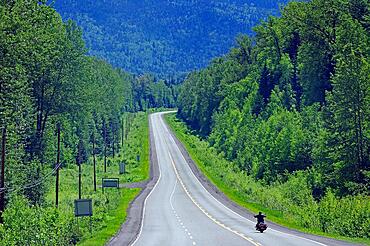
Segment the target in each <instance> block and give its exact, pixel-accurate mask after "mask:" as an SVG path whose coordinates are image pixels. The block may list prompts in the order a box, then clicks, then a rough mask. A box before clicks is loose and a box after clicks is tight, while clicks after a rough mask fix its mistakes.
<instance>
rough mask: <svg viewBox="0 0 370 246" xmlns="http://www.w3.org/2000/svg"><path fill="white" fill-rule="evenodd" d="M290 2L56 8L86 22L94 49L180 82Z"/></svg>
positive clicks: (150, 1) (127, 66) (200, 0)
mask: <svg viewBox="0 0 370 246" xmlns="http://www.w3.org/2000/svg"><path fill="white" fill-rule="evenodd" d="M287 2H288V0H278V1H271V0H252V1H244V0H226V1H225V0H223V1H216V0H196V1H188V0H176V1H167V0H145V1H102V0H88V1H83V2H82V1H78V0H57V1H55V8H56V9H57V10H58V11H59V12H60V13H61V15H62V17H63V19H69V18H71V19H73V20H76V22H77V23H78V24H79V25H80V26H81V27H82V28H83V30H84V39H85V40H86V43H87V46H88V47H89V49H90V51H89V52H90V54H92V55H95V56H98V57H101V58H104V59H106V60H107V61H109V62H110V63H111V64H113V65H114V66H117V67H121V68H123V69H124V70H126V71H128V72H132V73H134V74H143V73H151V74H153V75H154V76H155V77H156V78H161V79H167V80H169V81H171V83H179V82H181V81H182V79H183V77H184V76H185V75H186V74H187V73H188V72H189V71H192V70H194V69H198V68H200V67H204V66H206V65H207V64H208V63H209V61H210V60H211V59H212V58H214V57H216V56H220V55H223V54H225V53H226V52H227V50H228V48H229V47H230V46H231V45H232V44H233V43H234V38H235V36H236V35H237V34H238V33H248V34H252V27H253V26H254V25H256V24H257V23H258V22H259V21H260V20H261V19H266V18H267V17H268V15H278V14H279V5H281V4H286V3H287ZM112 10H114V11H112ZM133 13H134V14H133Z"/></svg>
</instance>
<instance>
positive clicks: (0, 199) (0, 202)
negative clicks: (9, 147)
mask: <svg viewBox="0 0 370 246" xmlns="http://www.w3.org/2000/svg"><path fill="white" fill-rule="evenodd" d="M5 145H6V128H5V127H4V128H3V132H2V144H1V176H0V177H1V179H0V223H3V217H2V214H3V212H4V209H5V190H2V189H4V188H5V158H6V153H5V151H6V148H5V147H6V146H5Z"/></svg>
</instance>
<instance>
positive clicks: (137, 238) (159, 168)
mask: <svg viewBox="0 0 370 246" xmlns="http://www.w3.org/2000/svg"><path fill="white" fill-rule="evenodd" d="M150 120H151V122H153V119H152V118H150ZM152 126H153V124H152ZM152 129H153V134H154V128H152ZM158 171H159V177H158V180H157V182H156V183H155V185H154V187H153V189H152V190H151V191H150V193H149V194H148V196H147V197H146V198H145V200H144V206H143V212H142V213H143V217H142V218H141V225H140V231H139V234H138V235H137V237H136V239H135V241H134V242H133V243H132V244H131V245H132V246H133V245H135V244H136V242H137V241H138V240H139V238H140V236H141V233H142V232H143V226H144V218H145V209H146V202H147V200H148V198H149V197H150V196H151V195H152V193H153V191H154V190H155V189H156V188H157V186H158V184H159V181H160V180H161V178H162V172H161V167H160V165H159V163H158Z"/></svg>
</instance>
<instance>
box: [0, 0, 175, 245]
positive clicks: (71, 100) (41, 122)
mask: <svg viewBox="0 0 370 246" xmlns="http://www.w3.org/2000/svg"><path fill="white" fill-rule="evenodd" d="M87 52H88V50H87V48H86V47H85V43H84V41H83V39H82V30H81V28H80V27H79V26H77V25H76V23H74V22H73V21H71V20H66V21H64V20H63V19H62V18H61V16H60V15H59V13H58V12H56V11H55V9H53V8H52V7H51V6H50V3H49V1H34V0H20V1H1V2H0V140H1V141H0V149H1V150H4V151H5V152H4V158H3V157H2V156H1V158H0V159H1V163H2V162H4V163H5V165H4V169H5V170H4V172H2V171H1V169H0V174H1V176H0V180H1V181H3V179H2V178H1V177H2V176H4V183H5V184H4V187H2V182H0V186H1V187H0V210H4V209H5V210H4V211H1V212H0V245H70V244H75V243H77V242H79V241H80V240H81V239H83V240H86V239H87V238H88V237H89V236H88V235H87V234H86V231H87V227H86V226H87V225H88V219H81V221H80V222H79V223H80V226H79V228H80V229H78V228H77V225H76V222H77V221H75V220H73V217H72V216H73V209H72V205H73V200H74V199H76V198H77V197H78V196H77V195H76V192H77V190H78V186H77V184H76V182H77V180H78V179H77V173H78V172H77V168H76V163H82V172H83V174H82V175H83V177H82V182H83V184H82V187H83V192H82V195H83V198H86V197H92V198H93V199H94V204H93V206H94V217H93V221H92V222H93V230H94V231H93V232H94V234H98V233H97V231H98V230H100V229H102V228H106V230H107V231H109V233H110V234H112V233H111V232H112V231H113V228H114V230H116V229H117V228H118V226H117V225H118V223H119V221H118V220H117V221H115V222H114V225H113V223H111V222H112V221H113V215H114V216H115V213H117V212H116V211H115V209H116V208H117V207H120V209H124V208H126V207H127V204H128V202H129V201H130V200H132V198H133V197H134V196H135V194H137V193H138V192H139V190H137V189H132V190H128V189H123V190H122V192H121V193H114V191H109V192H107V193H106V195H104V196H103V195H101V194H99V192H101V190H98V191H97V193H94V194H92V182H91V178H92V174H91V173H92V168H91V163H92V153H93V151H94V152H95V154H96V156H97V158H98V182H100V180H101V177H103V174H102V172H101V165H102V158H103V156H105V155H106V156H107V157H108V160H107V164H108V169H107V173H108V174H107V175H109V176H111V175H113V174H114V175H118V167H117V163H118V162H120V161H123V160H125V161H127V163H128V172H129V174H128V175H127V177H126V176H123V177H124V178H122V181H124V182H125V181H128V182H135V181H137V180H143V179H145V178H146V177H147V176H148V173H147V172H148V171H149V170H148V168H147V166H143V165H142V164H144V162H145V165H147V161H148V159H146V157H145V158H144V157H142V159H140V161H141V162H142V163H140V165H138V164H135V160H136V155H137V153H140V152H143V151H144V149H145V148H147V147H148V146H147V141H148V135H145V137H144V136H143V135H142V134H144V133H145V132H146V130H147V126H144V125H142V124H144V123H145V122H146V120H147V117H146V116H144V115H142V114H143V113H140V115H139V116H137V119H136V120H135V122H136V123H134V124H133V123H132V119H133V118H134V117H133V116H131V117H129V116H128V115H133V113H134V112H138V111H146V110H147V109H148V108H151V107H162V106H164V107H170V106H173V103H174V99H173V90H172V89H171V88H169V87H167V86H166V84H165V83H164V82H163V81H162V82H159V81H157V82H156V83H155V82H154V79H153V78H152V77H151V76H148V75H143V76H134V75H132V74H128V73H126V72H125V71H123V70H121V69H117V68H114V67H113V66H112V65H110V64H108V63H107V62H105V61H103V60H100V59H98V58H96V57H92V56H89V55H87ZM128 112H131V113H128ZM127 117H128V118H130V119H131V120H128V119H126V118H127ZM139 119H140V120H139ZM141 121H142V123H141ZM129 122H130V123H129ZM145 124H146V123H145ZM122 125H123V127H122ZM128 126H131V128H130V129H129V127H128ZM136 126H137V127H138V128H140V131H138V130H137V129H136V128H135V127H136ZM132 127H134V128H132ZM58 128H60V160H59V163H57V152H58V151H57V149H58V148H57V146H58V144H57V143H58V141H57V139H58V137H57V135H58V134H57V132H58V130H57V129H58ZM127 132H130V134H133V136H132V137H129V139H128V140H127V141H128V142H127V144H128V145H127V146H126V148H125V146H121V144H122V141H121V136H122V133H127ZM145 134H146V133H145ZM93 143H95V148H94V149H93ZM125 144H126V143H125ZM138 144H140V145H138ZM142 154H143V156H145V155H146V153H144V152H143V153H142ZM136 165H138V166H136ZM57 168H60V182H59V184H60V187H59V208H58V209H55V199H54V198H53V195H54V192H55V189H54V184H55V173H56V169H57ZM113 194H116V195H113ZM3 205H4V207H3ZM2 212H3V213H2ZM1 215H3V216H1ZM121 215H122V216H121V217H119V218H120V219H123V218H124V216H125V215H124V211H122V214H121ZM117 218H118V217H117ZM111 219H112V221H110V220H111ZM108 221H109V223H108ZM122 222H123V220H121V223H122ZM107 224H109V226H108V225H107ZM111 225H112V226H111ZM107 235H108V234H106V235H105V236H103V235H102V236H101V239H99V240H102V241H105V240H106V237H107Z"/></svg>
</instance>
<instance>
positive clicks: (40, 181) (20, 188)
mask: <svg viewBox="0 0 370 246" xmlns="http://www.w3.org/2000/svg"><path fill="white" fill-rule="evenodd" d="M61 165H62V164H61V163H59V164H58V165H56V166H55V167H54V168H53V170H52V171H51V172H50V173H48V174H46V175H44V176H43V177H41V178H40V179H39V180H37V181H35V182H33V183H29V184H26V185H24V186H23V187H18V188H13V189H9V188H8V187H5V188H2V189H0V194H2V193H4V192H10V193H11V192H16V191H21V190H26V189H31V188H33V187H36V186H39V185H41V183H42V182H43V181H44V180H45V179H47V178H48V177H50V176H51V175H53V174H54V173H55V172H56V171H57V169H58V168H59V167H60V166H61Z"/></svg>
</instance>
